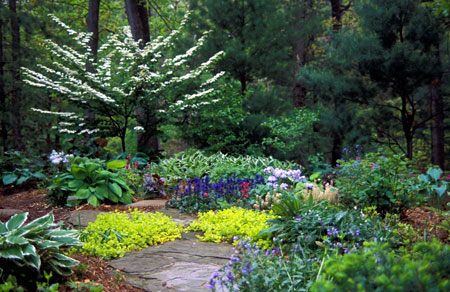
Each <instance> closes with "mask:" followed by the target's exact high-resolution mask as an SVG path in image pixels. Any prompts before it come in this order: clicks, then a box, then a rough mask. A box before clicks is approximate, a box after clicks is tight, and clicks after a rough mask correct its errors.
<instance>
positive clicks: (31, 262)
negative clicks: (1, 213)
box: [0, 212, 81, 282]
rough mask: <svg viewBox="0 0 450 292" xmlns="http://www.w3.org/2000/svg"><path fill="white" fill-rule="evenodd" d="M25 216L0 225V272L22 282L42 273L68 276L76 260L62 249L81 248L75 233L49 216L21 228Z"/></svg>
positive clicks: (51, 214) (16, 217)
mask: <svg viewBox="0 0 450 292" xmlns="http://www.w3.org/2000/svg"><path fill="white" fill-rule="evenodd" d="M27 217H28V213H27V212H25V213H20V214H17V215H14V216H13V217H11V218H10V219H9V220H8V222H6V223H2V222H0V273H1V276H2V278H3V279H6V277H7V276H8V275H13V276H15V277H17V278H18V279H21V280H23V281H25V282H27V281H30V280H35V279H37V278H38V276H39V275H41V272H42V271H43V270H47V271H54V272H56V273H57V274H59V275H62V276H68V275H70V274H71V273H72V271H71V268H72V267H74V266H76V265H78V261H76V260H74V259H72V258H70V257H68V256H66V255H64V253H63V250H64V249H66V248H72V247H75V246H79V245H81V242H80V241H79V240H78V233H77V231H72V230H63V229H61V227H60V225H58V224H55V223H54V217H53V213H51V212H50V213H48V214H47V215H45V216H43V217H41V218H38V219H35V220H34V221H32V222H30V223H28V224H26V225H24V223H25V221H26V220H27Z"/></svg>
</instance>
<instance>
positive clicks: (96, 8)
mask: <svg viewBox="0 0 450 292" xmlns="http://www.w3.org/2000/svg"><path fill="white" fill-rule="evenodd" d="M99 15H100V0H89V11H88V16H87V19H86V22H87V29H88V32H90V33H92V37H91V40H90V41H89V47H90V48H91V53H92V57H93V59H94V63H95V62H97V52H98V18H99ZM90 69H91V70H92V68H90ZM90 72H92V71H90Z"/></svg>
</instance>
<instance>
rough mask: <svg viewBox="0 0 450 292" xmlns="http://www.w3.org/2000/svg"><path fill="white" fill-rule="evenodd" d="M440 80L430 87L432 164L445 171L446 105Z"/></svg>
mask: <svg viewBox="0 0 450 292" xmlns="http://www.w3.org/2000/svg"><path fill="white" fill-rule="evenodd" d="M439 84H440V79H437V80H434V81H433V82H432V83H431V85H430V105H431V115H432V120H431V163H432V164H434V165H438V166H439V167H440V168H441V169H444V144H445V142H444V103H443V99H442V95H441V94H440V92H439Z"/></svg>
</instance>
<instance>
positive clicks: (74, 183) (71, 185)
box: [68, 179, 84, 190]
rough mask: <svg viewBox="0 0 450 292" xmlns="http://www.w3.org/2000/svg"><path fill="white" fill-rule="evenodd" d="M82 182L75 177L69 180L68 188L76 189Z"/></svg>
mask: <svg viewBox="0 0 450 292" xmlns="http://www.w3.org/2000/svg"><path fill="white" fill-rule="evenodd" d="M83 184H84V182H83V181H82V180H79V179H76V180H72V181H70V182H69V184H68V185H69V188H72V189H74V190H78V189H79V188H80V187H81V186H82V185H83Z"/></svg>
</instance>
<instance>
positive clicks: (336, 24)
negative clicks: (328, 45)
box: [330, 0, 342, 32]
mask: <svg viewBox="0 0 450 292" xmlns="http://www.w3.org/2000/svg"><path fill="white" fill-rule="evenodd" d="M330 4H331V17H332V21H333V31H334V32H338V31H340V30H341V27H342V8H341V6H342V0H330Z"/></svg>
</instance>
